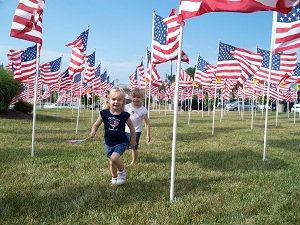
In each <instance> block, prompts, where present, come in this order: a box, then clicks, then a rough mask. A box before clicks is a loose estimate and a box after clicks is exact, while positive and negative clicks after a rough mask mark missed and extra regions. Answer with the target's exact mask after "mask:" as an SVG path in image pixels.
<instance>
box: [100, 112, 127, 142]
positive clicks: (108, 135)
mask: <svg viewBox="0 0 300 225" xmlns="http://www.w3.org/2000/svg"><path fill="white" fill-rule="evenodd" d="M100 115H101V117H102V119H103V122H104V130H105V133H104V139H105V144H106V145H108V146H110V147H112V146H115V145H117V144H121V143H124V142H128V139H127V137H126V133H125V123H126V121H127V120H128V118H129V117H130V114H129V113H128V112H121V114H120V115H113V114H111V113H110V111H109V110H108V109H104V110H101V111H100Z"/></svg>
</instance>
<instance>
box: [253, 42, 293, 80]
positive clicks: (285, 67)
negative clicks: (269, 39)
mask: <svg viewBox="0 0 300 225" xmlns="http://www.w3.org/2000/svg"><path fill="white" fill-rule="evenodd" d="M257 53H259V54H262V56H263V63H262V66H261V67H260V69H259V70H258V71H257V72H256V74H255V77H254V78H255V79H257V80H260V81H268V76H269V65H270V51H268V50H263V49H260V48H257ZM296 65H297V54H296V53H291V54H280V53H275V54H272V65H271V83H272V84H275V85H279V83H280V81H281V80H282V78H283V77H284V76H285V75H286V74H289V75H291V74H292V73H293V71H294V70H295V69H296Z"/></svg>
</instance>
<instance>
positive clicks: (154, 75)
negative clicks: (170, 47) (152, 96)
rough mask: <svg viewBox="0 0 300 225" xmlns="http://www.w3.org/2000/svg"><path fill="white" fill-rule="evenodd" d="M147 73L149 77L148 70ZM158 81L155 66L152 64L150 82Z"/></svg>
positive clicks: (158, 77)
mask: <svg viewBox="0 0 300 225" xmlns="http://www.w3.org/2000/svg"><path fill="white" fill-rule="evenodd" d="M147 73H148V77H150V68H148V69H147ZM159 79H160V76H159V74H158V72H157V69H156V64H152V75H151V80H152V81H156V80H159Z"/></svg>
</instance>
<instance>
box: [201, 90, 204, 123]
mask: <svg viewBox="0 0 300 225" xmlns="http://www.w3.org/2000/svg"><path fill="white" fill-rule="evenodd" d="M201 99H202V102H201V104H202V118H203V111H204V99H203V86H202V88H201Z"/></svg>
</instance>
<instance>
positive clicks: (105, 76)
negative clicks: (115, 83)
mask: <svg viewBox="0 0 300 225" xmlns="http://www.w3.org/2000/svg"><path fill="white" fill-rule="evenodd" d="M106 80H107V71H106V70H105V71H104V72H103V73H102V74H101V75H100V82H101V83H104V82H106Z"/></svg>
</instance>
